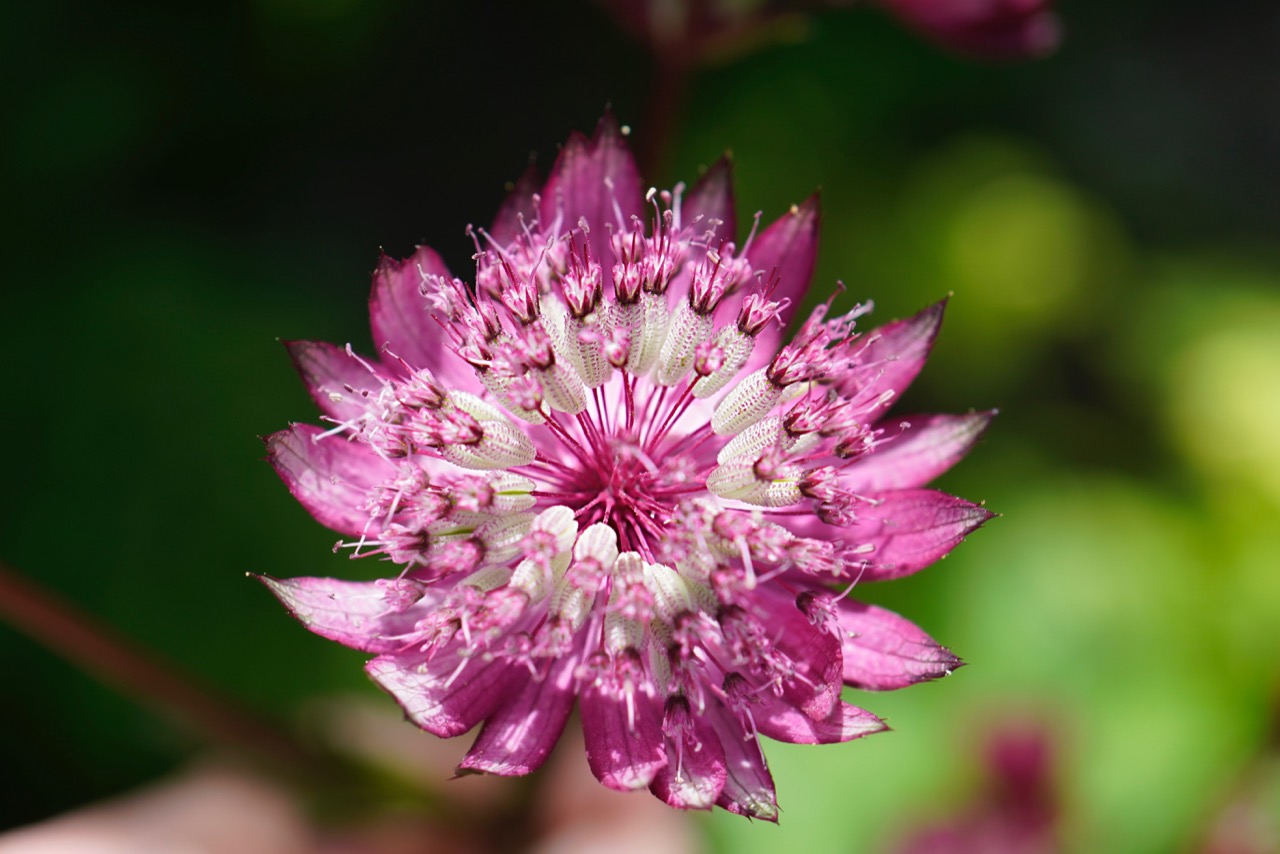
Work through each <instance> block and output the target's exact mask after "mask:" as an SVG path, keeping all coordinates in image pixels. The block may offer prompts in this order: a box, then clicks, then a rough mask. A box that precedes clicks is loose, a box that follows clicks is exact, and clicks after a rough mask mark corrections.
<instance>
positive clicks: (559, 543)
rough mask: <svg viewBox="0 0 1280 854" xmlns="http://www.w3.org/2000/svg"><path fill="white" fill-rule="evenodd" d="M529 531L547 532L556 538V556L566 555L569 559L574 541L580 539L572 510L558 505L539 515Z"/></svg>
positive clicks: (576, 521)
mask: <svg viewBox="0 0 1280 854" xmlns="http://www.w3.org/2000/svg"><path fill="white" fill-rule="evenodd" d="M529 530H530V531H545V532H546V533H548V534H551V535H552V536H554V537H555V538H556V556H557V557H559V556H560V555H564V556H565V557H566V558H567V557H568V556H569V554H570V550H571V549H572V548H573V543H574V540H576V539H577V537H578V520H577V519H575V518H574V515H573V511H572V510H570V509H569V508H568V507H565V506H564V505H563V504H557V505H556V506H555V507H548V508H547V509H546V510H543V511H542V512H541V513H539V514H538V515H537V518H535V519H534V520H533V524H532V525H530V526H529Z"/></svg>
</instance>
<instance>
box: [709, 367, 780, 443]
mask: <svg viewBox="0 0 1280 854" xmlns="http://www.w3.org/2000/svg"><path fill="white" fill-rule="evenodd" d="M766 371H767V369H766V368H761V369H759V370H758V371H755V372H754V373H751V374H748V375H747V378H746V379H744V380H743V381H742V382H740V383H739V384H738V385H737V386H736V387H734V389H733V390H732V391H730V392H729V393H728V394H727V395H725V396H724V399H723V400H721V401H720V403H719V404H718V405H717V406H716V410H715V412H713V413H712V414H711V429H712V430H713V431H715V433H716V435H718V436H736V435H738V434H739V433H741V432H742V431H743V430H745V429H747V428H748V427H750V426H751V425H752V424H755V423H756V422H757V421H759V420H760V419H761V418H763V417H764V416H766V415H768V414H769V410H771V409H773V407H774V406H776V405H777V404H778V401H779V400H781V399H782V389H780V388H778V387H777V386H776V385H774V384H773V383H772V382H771V381H770V380H769V376H768V374H767V373H766Z"/></svg>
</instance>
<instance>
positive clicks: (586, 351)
mask: <svg viewBox="0 0 1280 854" xmlns="http://www.w3.org/2000/svg"><path fill="white" fill-rule="evenodd" d="M600 309H601V310H599V311H596V312H595V313H593V314H589V315H587V316H586V317H585V318H582V319H579V318H576V317H573V316H569V317H566V318H565V332H564V337H565V342H566V343H565V348H564V349H565V352H566V354H567V355H568V357H569V361H570V362H572V363H573V366H574V367H575V368H577V369H578V376H580V377H581V378H582V382H583V384H584V385H585V386H586V387H587V388H593V389H594V388H600V387H601V386H602V385H604V384H605V383H607V382H608V381H609V379H610V378H611V377H612V376H613V365H610V364H609V360H608V359H606V358H605V355H604V348H603V347H602V346H601V342H600V340H598V335H599V334H600V333H602V332H603V331H604V328H607V324H608V319H607V315H608V306H601V307H600ZM588 330H589V331H588ZM592 333H596V335H597V337H596V339H594V340H593V339H592V337H591V336H592Z"/></svg>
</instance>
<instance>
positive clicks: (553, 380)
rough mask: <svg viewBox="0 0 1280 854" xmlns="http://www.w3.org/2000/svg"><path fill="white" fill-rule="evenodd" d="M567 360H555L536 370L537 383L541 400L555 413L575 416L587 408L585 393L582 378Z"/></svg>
mask: <svg viewBox="0 0 1280 854" xmlns="http://www.w3.org/2000/svg"><path fill="white" fill-rule="evenodd" d="M566 361H567V360H561V359H556V361H554V362H552V363H551V365H550V366H549V367H546V368H540V369H538V372H537V374H538V382H539V383H541V384H542V399H543V400H544V401H546V404H547V406H550V407H551V408H552V409H554V410H555V411H557V412H567V413H569V414H570V415H577V414H578V413H579V412H581V411H582V410H584V409H586V408H587V391H586V387H585V386H584V385H583V384H582V377H580V376H578V372H577V371H576V370H574V369H573V368H572V367H571V366H570V365H568V364H565V362H566Z"/></svg>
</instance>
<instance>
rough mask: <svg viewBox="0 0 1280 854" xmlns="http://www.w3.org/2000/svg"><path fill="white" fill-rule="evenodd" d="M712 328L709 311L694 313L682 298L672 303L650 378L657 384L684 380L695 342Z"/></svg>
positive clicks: (698, 341)
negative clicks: (678, 302) (669, 319)
mask: <svg viewBox="0 0 1280 854" xmlns="http://www.w3.org/2000/svg"><path fill="white" fill-rule="evenodd" d="M714 329H715V321H714V320H713V319H712V317H711V315H710V314H698V312H696V311H694V310H693V306H691V305H689V301H688V300H682V301H681V302H680V304H679V305H678V306H676V310H675V314H674V315H672V317H671V324H670V326H669V327H668V330H667V338H666V340H665V341H663V342H662V350H661V352H660V353H659V355H658V370H657V371H656V372H655V374H654V377H653V381H654V382H655V383H657V384H658V385H660V386H672V385H675V384H676V383H678V382H680V381H681V380H682V379H684V378H685V376H687V375H688V373H689V370H690V369H691V368H692V367H693V357H694V353H695V351H696V350H697V349H698V345H699V344H701V343H702V342H703V341H706V340H707V339H708V338H710V337H711V333H712V332H713V331H714Z"/></svg>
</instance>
